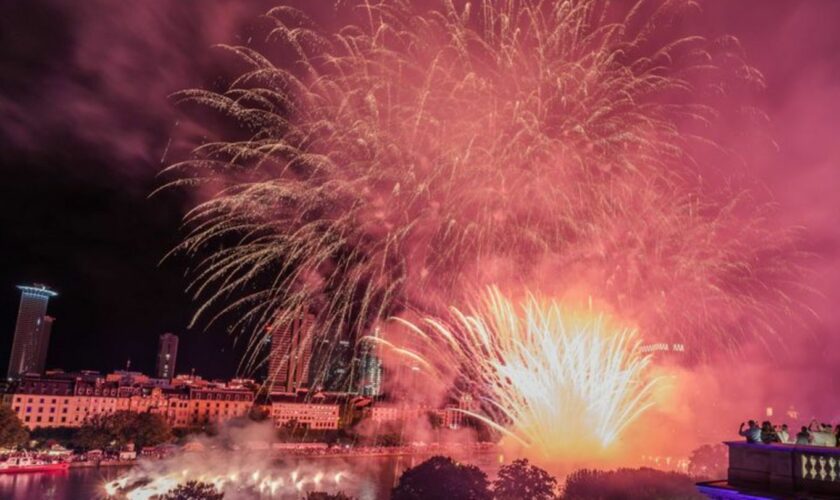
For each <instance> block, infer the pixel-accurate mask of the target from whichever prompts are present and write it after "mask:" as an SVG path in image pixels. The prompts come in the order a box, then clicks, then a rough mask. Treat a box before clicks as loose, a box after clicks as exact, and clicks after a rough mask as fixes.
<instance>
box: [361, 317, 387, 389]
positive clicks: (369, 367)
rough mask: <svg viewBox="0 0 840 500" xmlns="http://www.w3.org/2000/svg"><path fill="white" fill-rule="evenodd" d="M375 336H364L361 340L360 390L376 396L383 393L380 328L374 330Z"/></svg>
mask: <svg viewBox="0 0 840 500" xmlns="http://www.w3.org/2000/svg"><path fill="white" fill-rule="evenodd" d="M372 337H373V338H363V339H362V340H361V342H360V344H361V346H360V351H361V352H360V358H361V359H360V362H359V364H360V366H359V375H360V381H359V392H360V393H361V394H362V395H363V396H370V397H375V396H379V395H380V394H381V393H382V362H381V361H380V360H379V356H378V353H377V347H378V345H377V343H376V340H375V339H378V338H379V329H378V328H377V329H375V330H374V331H373V335H372Z"/></svg>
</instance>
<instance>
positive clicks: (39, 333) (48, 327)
mask: <svg viewBox="0 0 840 500" xmlns="http://www.w3.org/2000/svg"><path fill="white" fill-rule="evenodd" d="M18 290H20V308H19V309H18V316H17V323H16V324H15V337H14V340H13V341H12V355H11V356H10V358H9V371H8V376H9V379H17V378H20V377H21V376H22V375H24V374H26V373H43V372H44V364H45V363H46V360H47V349H48V347H49V343H50V333H51V331H52V324H53V321H54V318H52V317H50V316H47V304H48V303H49V301H50V298H51V297H55V296H56V295H58V294H57V293H56V292H54V291H53V290H50V289H49V288H47V287H46V286H45V285H40V284H35V285H32V286H27V285H20V286H18Z"/></svg>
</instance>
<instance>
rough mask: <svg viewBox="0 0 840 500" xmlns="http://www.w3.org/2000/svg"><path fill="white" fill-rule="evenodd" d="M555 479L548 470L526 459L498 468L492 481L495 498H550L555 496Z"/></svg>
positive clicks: (505, 499) (516, 499) (502, 499)
mask: <svg viewBox="0 0 840 500" xmlns="http://www.w3.org/2000/svg"><path fill="white" fill-rule="evenodd" d="M556 490H557V480H556V479H554V477H553V476H552V475H551V474H549V473H548V472H546V471H544V470H543V469H540V468H539V467H537V466H535V465H531V464H530V463H528V460H527V459H520V460H514V461H513V463H512V464H509V465H505V466H504V467H502V468H501V469H499V475H498V477H497V478H496V480H495V481H493V497H494V498H495V499H496V500H519V499H523V498H527V499H529V500H552V499H553V498H556V493H555V492H556Z"/></svg>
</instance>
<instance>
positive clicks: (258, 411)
mask: <svg viewBox="0 0 840 500" xmlns="http://www.w3.org/2000/svg"><path fill="white" fill-rule="evenodd" d="M268 416H269V415H268V410H266V409H265V408H263V407H262V406H257V405H254V406H252V407H251V408H250V409H249V410H248V419H249V420H253V421H254V422H264V421H266V420H268Z"/></svg>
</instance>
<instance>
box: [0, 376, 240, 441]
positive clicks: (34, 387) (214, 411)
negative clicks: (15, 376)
mask: <svg viewBox="0 0 840 500" xmlns="http://www.w3.org/2000/svg"><path fill="white" fill-rule="evenodd" d="M144 377H145V376H144ZM145 379H146V380H147V381H148V383H143V382H137V381H136V380H142V378H141V377H138V378H137V379H136V380H135V381H132V382H129V383H126V382H127V380H128V379H126V378H125V377H123V376H121V375H120V374H112V375H109V376H107V377H102V376H101V375H99V374H94V373H92V372H80V373H75V374H72V373H51V374H49V375H47V376H34V375H26V376H23V377H21V379H20V380H18V381H16V382H14V383H13V384H12V385H11V386H10V387H9V389H8V390H7V392H6V394H4V395H3V403H4V404H5V405H7V406H9V407H10V408H11V409H12V411H14V412H15V414H17V416H18V418H19V419H20V421H21V423H23V425H24V426H26V427H27V428H28V429H35V428H39V427H81V426H82V425H83V424H84V423H85V421H86V420H88V419H90V418H93V417H95V416H97V415H107V414H111V413H114V412H117V411H130V412H136V413H152V414H159V415H162V416H163V417H164V418H165V419H166V420H167V422H168V423H169V425H171V426H172V427H175V428H179V427H189V426H192V425H202V424H210V423H212V424H219V423H222V422H224V421H226V420H229V419H231V418H236V417H242V416H245V415H247V414H248V411H249V410H250V409H251V406H252V405H253V401H254V393H253V391H251V390H250V389H248V388H246V387H244V386H243V385H240V384H235V383H229V384H224V383H203V384H200V385H194V386H188V385H179V386H177V387H167V388H162V387H158V386H155V385H153V384H152V383H151V382H153V381H154V379H149V378H148V377H145Z"/></svg>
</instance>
